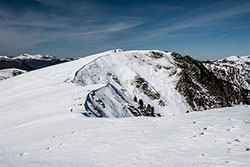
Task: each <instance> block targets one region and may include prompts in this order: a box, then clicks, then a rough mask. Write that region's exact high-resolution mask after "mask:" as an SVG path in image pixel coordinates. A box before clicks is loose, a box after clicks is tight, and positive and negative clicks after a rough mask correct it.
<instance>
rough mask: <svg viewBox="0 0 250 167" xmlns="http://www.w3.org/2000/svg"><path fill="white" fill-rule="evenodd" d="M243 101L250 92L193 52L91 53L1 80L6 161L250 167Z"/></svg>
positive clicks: (1, 151) (1, 146) (1, 147)
mask: <svg viewBox="0 0 250 167" xmlns="http://www.w3.org/2000/svg"><path fill="white" fill-rule="evenodd" d="M236 104H240V105H239V106H235V107H231V108H223V109H213V110H208V111H203V112H191V113H190V112H187V111H194V110H204V109H211V108H220V107H228V106H234V105H236ZM242 104H249V90H247V89H244V88H243V87H241V86H240V85H236V84H232V83H230V82H228V81H226V80H223V79H220V78H218V77H217V75H216V74H215V73H214V72H212V71H210V70H208V68H206V67H205V66H204V65H203V63H202V62H199V61H197V60H194V59H192V58H191V57H188V56H186V57H183V56H181V55H179V54H177V53H174V52H164V51H158V50H150V51H124V52H123V51H122V50H115V51H114V50H112V51H107V52H103V53H99V54H95V55H91V56H88V57H84V58H81V59H78V60H75V61H71V62H66V63H61V64H57V65H54V66H49V67H46V68H42V69H38V70H34V71H30V72H27V73H24V74H22V75H19V76H16V77H13V78H9V79H6V80H2V81H1V82H0V166H5V167H10V166H55V167H57V166H60V167H61V166H63V167H66V166H177V167H180V166H188V167H189V166H190V167H191V166H192V167H193V166H238V167H246V166H249V165H250V161H249V158H248V157H249V153H250V145H249V144H250V135H249V130H250V127H249V122H250V120H249V117H250V108H249V106H247V105H242ZM135 116H142V117H135ZM145 116H149V117H145ZM88 117H107V118H108V119H93V118H91V119H90V118H88ZM117 117H127V118H123V119H114V118H117Z"/></svg>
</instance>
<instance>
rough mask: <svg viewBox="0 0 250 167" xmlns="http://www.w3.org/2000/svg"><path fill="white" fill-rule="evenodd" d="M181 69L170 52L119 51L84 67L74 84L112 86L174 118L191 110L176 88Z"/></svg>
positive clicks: (78, 72) (128, 96) (76, 76)
mask: <svg viewBox="0 0 250 167" xmlns="http://www.w3.org/2000/svg"><path fill="white" fill-rule="evenodd" d="M178 70H179V68H178V67H177V66H176V65H175V61H174V60H173V58H172V56H171V53H166V52H161V51H127V52H118V53H117V52H116V53H113V54H109V55H106V56H102V57H99V58H97V59H96V60H94V61H92V62H90V63H88V64H87V65H85V66H83V67H82V68H81V69H80V70H79V71H77V73H76V75H75V78H74V80H73V82H74V83H78V84H80V85H82V86H86V85H93V84H108V83H110V84H112V85H113V86H114V87H115V88H116V89H118V90H119V91H121V92H123V93H124V95H126V96H127V98H130V99H133V98H137V99H138V100H139V99H141V100H142V101H143V103H144V105H145V106H146V105H150V106H153V107H154V108H155V111H156V112H158V113H160V114H162V115H168V114H169V115H172V114H175V113H183V112H185V111H186V110H188V105H187V104H186V102H185V100H183V98H182V96H181V95H180V94H179V93H178V92H177V91H176V89H175V87H176V82H177V80H178V77H177V75H176V73H177V71H178Z"/></svg>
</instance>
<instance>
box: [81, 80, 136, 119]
mask: <svg viewBox="0 0 250 167" xmlns="http://www.w3.org/2000/svg"><path fill="white" fill-rule="evenodd" d="M135 105H136V103H135V102H133V100H132V99H130V98H128V97H126V95H124V94H123V93H122V92H121V91H119V90H118V89H116V88H115V87H114V86H113V85H111V84H107V85H106V86H104V87H101V88H99V89H97V90H93V91H91V92H90V93H89V94H88V96H87V98H86V101H85V104H84V106H85V109H86V111H87V113H86V114H87V116H92V115H94V116H97V117H110V118H112V117H115V118H119V117H130V116H133V115H132V113H131V112H130V111H131V110H132V109H133V108H135Z"/></svg>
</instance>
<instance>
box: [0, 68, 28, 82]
mask: <svg viewBox="0 0 250 167" xmlns="http://www.w3.org/2000/svg"><path fill="white" fill-rule="evenodd" d="M25 72H26V71H25V70H20V69H16V68H10V69H4V70H0V80H3V79H8V78H12V77H14V76H17V75H20V74H23V73H25Z"/></svg>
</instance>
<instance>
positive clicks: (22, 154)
mask: <svg viewBox="0 0 250 167" xmlns="http://www.w3.org/2000/svg"><path fill="white" fill-rule="evenodd" d="M27 154H28V153H26V152H24V153H21V154H19V156H24V155H27Z"/></svg>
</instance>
